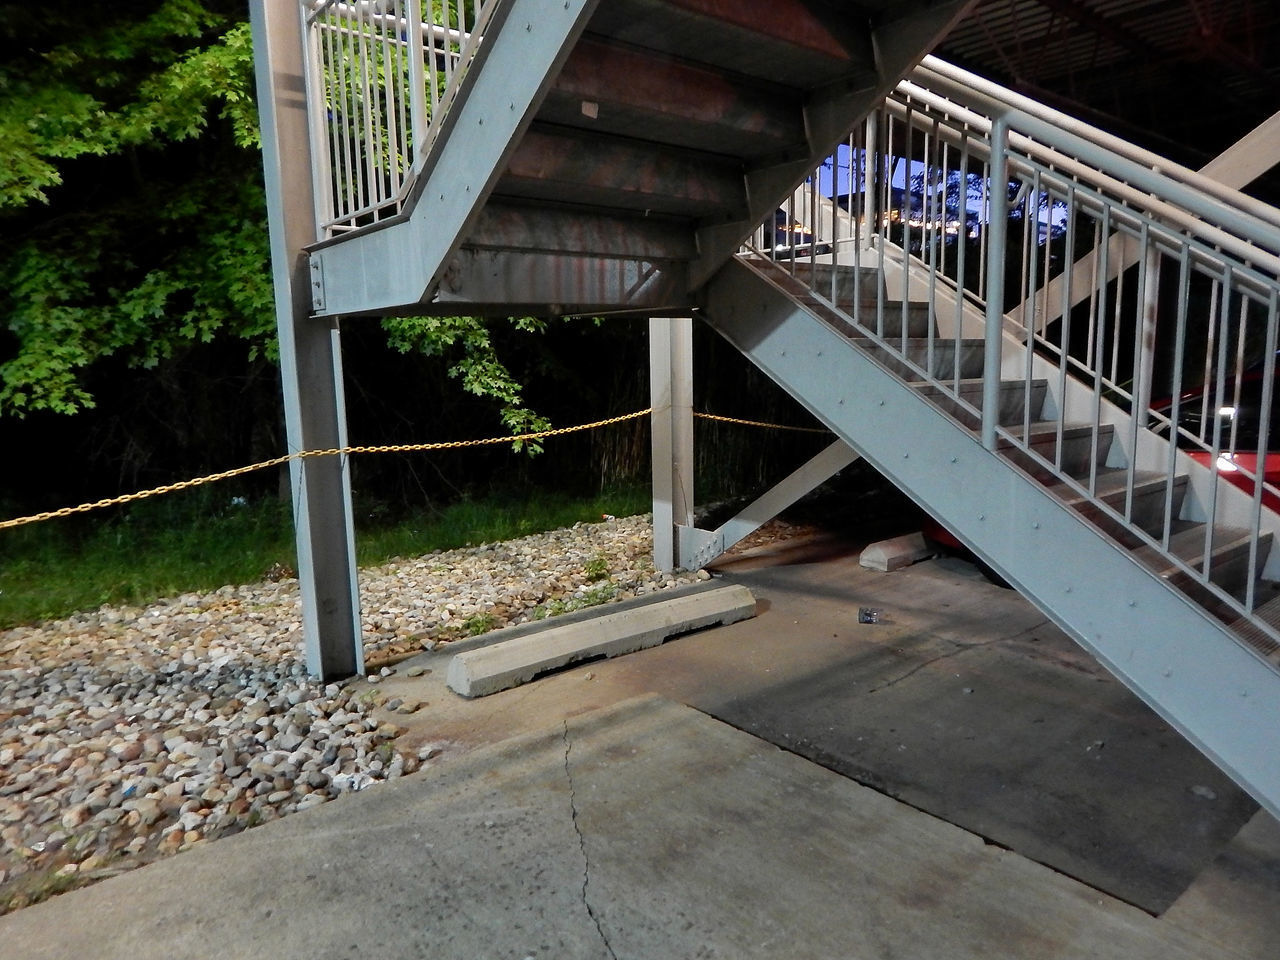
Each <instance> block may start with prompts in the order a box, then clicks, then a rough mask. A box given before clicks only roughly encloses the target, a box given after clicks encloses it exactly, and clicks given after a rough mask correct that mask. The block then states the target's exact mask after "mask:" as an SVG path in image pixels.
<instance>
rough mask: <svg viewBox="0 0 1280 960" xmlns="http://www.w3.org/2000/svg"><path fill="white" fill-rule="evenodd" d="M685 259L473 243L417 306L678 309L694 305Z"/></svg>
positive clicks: (498, 311)
mask: <svg viewBox="0 0 1280 960" xmlns="http://www.w3.org/2000/svg"><path fill="white" fill-rule="evenodd" d="M687 275H688V271H687V267H686V265H685V264H684V263H680V262H670V261H666V262H664V261H656V260H645V259H631V258H622V257H579V256H573V255H569V254H555V253H525V252H520V251H510V250H508V251H502V250H475V249H471V248H468V247H463V248H462V249H460V250H459V251H458V252H457V254H456V255H455V256H454V257H453V259H452V260H451V261H450V263H449V266H448V268H447V269H446V270H445V272H444V275H443V277H442V278H441V281H440V286H439V288H438V290H437V292H436V297H435V300H434V302H433V303H432V304H430V305H428V306H426V307H424V308H423V309H422V310H419V311H417V312H419V313H431V312H435V313H442V314H450V313H456V312H457V311H458V309H459V304H465V305H466V310H467V312H468V313H469V314H476V315H489V316H501V317H507V316H512V315H516V314H520V313H534V314H540V315H547V314H551V315H559V316H589V315H600V314H607V313H615V314H616V313H631V312H639V313H642V314H643V315H645V316H653V315H655V314H657V313H662V312H666V313H672V312H675V313H681V312H686V313H687V311H689V310H691V309H693V306H694V304H693V300H692V298H691V297H690V295H689V294H687V293H686V292H685V289H686V287H687V283H688V281H687Z"/></svg>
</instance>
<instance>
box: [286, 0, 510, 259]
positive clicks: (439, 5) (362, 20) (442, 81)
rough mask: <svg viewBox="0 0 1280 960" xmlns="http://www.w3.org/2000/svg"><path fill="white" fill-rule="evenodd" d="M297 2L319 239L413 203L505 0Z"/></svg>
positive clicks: (343, 231) (374, 220)
mask: <svg viewBox="0 0 1280 960" xmlns="http://www.w3.org/2000/svg"><path fill="white" fill-rule="evenodd" d="M299 2H300V10H301V15H302V17H303V25H304V31H305V36H306V43H307V56H306V59H305V65H306V86H307V104H308V116H309V119H310V124H311V131H312V170H313V176H314V180H315V195H316V205H317V210H316V221H317V223H318V224H319V236H318V237H317V239H319V240H323V239H327V238H329V237H333V236H337V235H340V234H346V233H350V232H352V231H355V230H359V229H360V228H362V227H366V226H370V225H372V224H376V223H379V222H381V221H383V220H385V219H387V218H389V217H393V216H396V215H397V214H399V213H400V212H401V211H402V210H404V208H405V207H406V205H407V204H408V203H409V202H410V200H411V198H412V196H413V189H414V183H415V181H416V179H417V177H418V175H419V174H420V172H421V170H422V168H423V165H424V163H425V162H426V158H427V156H428V155H429V153H430V151H431V148H432V144H433V143H434V142H435V140H436V138H437V137H438V135H439V133H440V130H441V129H442V127H443V124H444V122H445V120H446V118H447V116H448V114H449V111H450V109H451V107H452V105H453V103H454V101H455V100H456V98H457V96H458V92H459V90H460V88H461V86H462V82H463V79H464V78H465V77H466V75H467V73H468V70H469V68H470V66H471V64H472V63H473V62H474V60H475V58H476V55H477V52H478V51H479V48H480V44H481V43H482V41H483V38H484V34H485V31H486V29H487V28H488V26H489V24H490V23H491V21H492V19H493V16H494V13H495V11H496V9H497V8H498V6H499V3H500V2H501V0H431V2H430V3H429V4H424V3H423V2H422V0H376V2H375V0H299ZM424 7H425V8H426V10H427V15H426V16H425V17H424V14H423V9H424Z"/></svg>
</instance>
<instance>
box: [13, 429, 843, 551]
mask: <svg viewBox="0 0 1280 960" xmlns="http://www.w3.org/2000/svg"><path fill="white" fill-rule="evenodd" d="M652 412H653V408H652V407H646V408H645V409H643V410H637V411H635V412H634V413H624V414H622V415H621V416H618V417H610V418H609V419H607V420H597V421H595V422H594V423H582V424H578V425H577V426H573V427H557V428H556V429H554V430H539V431H537V432H536V433H522V434H518V435H516V436H514V437H485V438H484V439H481V440H445V441H441V442H439V443H391V444H384V445H382V446H354V447H330V448H329V449H327V450H300V451H299V452H297V453H290V454H286V455H284V456H282V457H272V458H271V459H270V460H263V461H262V462H260V463H251V464H249V465H248V466H244V467H236V468H234V469H232V470H223V471H222V472H221V473H210V474H208V475H206V476H203V477H193V478H191V479H190V480H179V481H178V482H177V483H166V484H165V485H164V486H162V487H152V488H151V489H150V490H138V491H135V492H134V493H126V494H122V495H121V496H118V497H107V498H105V499H102V500H93V501H91V502H89V503H81V504H78V505H76V506H74V507H60V508H58V509H57V510H47V511H45V512H44V513H35V514H32V515H31V516H29V517H14V518H13V519H12V520H0V530H8V529H11V528H13V527H22V526H26V525H27V524H30V523H40V522H41V521H44V520H56V519H58V518H60V517H70V516H72V515H73V514H77V513H88V512H89V511H90V510H100V509H102V508H104V507H118V506H121V505H122V504H126V503H133V502H134V501H136V500H146V499H147V498H149V497H158V496H160V495H161V494H165V493H177V492H178V491H179V490H190V489H191V488H192V487H201V486H204V485H205V484H207V483H216V482H217V481H219V480H229V479H231V478H232V477H240V476H243V475H244V474H246V473H253V472H255V471H257V470H265V469H267V468H268V467H278V466H280V465H281V464H285V463H288V462H289V461H291V460H310V459H314V458H316V457H336V456H348V455H350V454H353V453H421V452H425V451H429V450H464V449H466V448H468V447H488V446H493V445H495V444H499V443H523V442H525V441H529V440H545V439H546V438H547V437H562V436H564V435H565V434H567V433H581V432H583V431H584V430H598V429H599V428H601V427H608V426H612V425H613V424H615V423H623V422H625V421H627V420H637V419H639V418H640V417H645V416H648V415H649V414H651V413H652ZM694 416H695V417H699V418H700V419H703V420H715V421H717V422H720V423H736V424H740V425H742V426H747V427H768V428H770V429H773V430H795V431H799V432H801V433H826V432H827V431H826V430H820V429H816V428H814V427H789V426H785V425H783V424H779V423H765V422H764V421H761V420H742V419H739V418H738V417H721V416H718V415H716V414H713V413H695V414H694Z"/></svg>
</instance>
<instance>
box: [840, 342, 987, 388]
mask: <svg viewBox="0 0 1280 960" xmlns="http://www.w3.org/2000/svg"><path fill="white" fill-rule="evenodd" d="M853 342H854V344H856V345H857V346H858V348H859V349H861V350H864V351H865V352H867V353H869V354H871V355H872V356H874V357H875V358H876V361H877V362H878V363H879V364H880V365H881V366H883V367H884V368H885V369H887V370H889V371H890V372H891V373H894V374H897V375H898V376H899V377H901V378H902V379H904V380H913V379H915V377H916V376H917V374H916V371H915V370H913V369H912V368H911V367H909V366H907V364H906V363H904V362H903V357H904V356H905V358H906V360H907V361H909V362H910V363H912V364H914V365H915V366H916V367H917V368H919V369H921V370H926V371H928V373H929V375H930V376H931V377H937V378H938V379H940V380H949V379H951V378H953V377H955V376H956V374H957V371H956V357H957V355H959V358H960V369H959V376H960V378H961V379H962V380H972V379H973V378H975V377H981V376H982V364H983V356H984V353H983V346H984V344H983V341H981V340H961V341H960V342H959V343H958V344H957V343H956V341H954V340H938V339H934V340H930V339H929V338H927V337H909V338H908V339H907V341H906V349H905V351H903V350H901V349H900V348H901V346H902V341H901V340H898V341H897V342H896V343H893V344H892V345H891V346H890V347H888V348H886V347H882V346H880V345H879V344H877V343H876V342H875V341H874V340H868V339H866V338H865V337H860V338H854V340H853ZM930 354H932V362H930V359H931V358H930Z"/></svg>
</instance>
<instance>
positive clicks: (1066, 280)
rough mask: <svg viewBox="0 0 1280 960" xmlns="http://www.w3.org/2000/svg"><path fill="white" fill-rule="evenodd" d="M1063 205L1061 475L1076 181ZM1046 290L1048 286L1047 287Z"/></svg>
mask: <svg viewBox="0 0 1280 960" xmlns="http://www.w3.org/2000/svg"><path fill="white" fill-rule="evenodd" d="M1063 202H1064V203H1065V205H1066V208H1067V214H1066V229H1065V231H1064V236H1063V243H1064V244H1065V253H1064V254H1063V257H1062V259H1063V264H1064V265H1063V268H1062V269H1063V276H1062V279H1063V283H1062V323H1061V329H1060V331H1059V334H1058V338H1059V342H1060V348H1059V351H1058V397H1059V402H1058V428H1057V436H1056V438H1055V442H1054V450H1055V451H1056V453H1055V456H1054V463H1053V466H1054V469H1055V470H1056V471H1057V472H1058V473H1059V474H1061V473H1062V472H1063V448H1064V445H1065V443H1066V438H1065V436H1064V433H1065V429H1066V420H1067V403H1066V401H1067V368H1068V365H1069V364H1070V362H1071V280H1072V273H1073V271H1072V269H1071V265H1072V263H1073V262H1074V260H1075V252H1074V251H1075V245H1076V244H1075V241H1076V188H1075V184H1074V183H1073V182H1069V183H1068V184H1067V189H1066V192H1065V193H1064V195H1063ZM1045 286H1046V288H1047V287H1048V284H1046V285H1045ZM1045 312H1046V315H1047V313H1048V301H1047V299H1046V302H1045Z"/></svg>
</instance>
